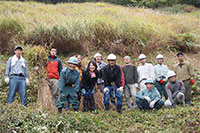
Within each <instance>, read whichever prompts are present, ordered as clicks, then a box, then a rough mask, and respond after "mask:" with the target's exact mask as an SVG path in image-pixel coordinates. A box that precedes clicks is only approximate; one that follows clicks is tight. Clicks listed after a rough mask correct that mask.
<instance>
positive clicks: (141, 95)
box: [136, 88, 161, 102]
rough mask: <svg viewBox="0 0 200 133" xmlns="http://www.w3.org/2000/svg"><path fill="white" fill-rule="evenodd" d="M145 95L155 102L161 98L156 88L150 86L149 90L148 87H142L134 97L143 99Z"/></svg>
mask: <svg viewBox="0 0 200 133" xmlns="http://www.w3.org/2000/svg"><path fill="white" fill-rule="evenodd" d="M145 96H147V97H149V98H150V99H151V101H155V102H157V101H159V100H160V99H161V96H160V93H159V92H158V90H157V89H156V88H152V89H151V90H150V91H149V90H148V89H144V90H141V91H139V92H137V93H136V98H140V99H144V97H145Z"/></svg>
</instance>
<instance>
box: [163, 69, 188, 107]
mask: <svg viewBox="0 0 200 133" xmlns="http://www.w3.org/2000/svg"><path fill="white" fill-rule="evenodd" d="M167 75H168V76H167V77H168V79H169V80H170V81H169V83H168V84H167V87H166V89H167V94H168V100H166V101H165V106H166V107H173V108H175V107H176V105H177V104H182V105H184V103H185V86H184V84H183V82H182V81H181V80H176V74H175V72H174V71H169V72H168V73H167Z"/></svg>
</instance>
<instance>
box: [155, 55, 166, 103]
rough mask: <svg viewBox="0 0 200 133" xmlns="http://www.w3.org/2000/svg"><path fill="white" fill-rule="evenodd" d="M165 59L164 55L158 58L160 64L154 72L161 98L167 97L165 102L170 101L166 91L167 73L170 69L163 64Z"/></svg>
mask: <svg viewBox="0 0 200 133" xmlns="http://www.w3.org/2000/svg"><path fill="white" fill-rule="evenodd" d="M163 60H164V57H163V55H161V54H159V55H157V56H156V61H157V62H158V64H157V65H156V66H154V72H155V77H156V80H155V86H156V88H157V90H158V92H159V93H160V96H161V97H162V94H164V96H165V100H167V99H168V96H167V91H166V87H165V86H166V84H167V72H168V67H167V66H166V65H164V64H163Z"/></svg>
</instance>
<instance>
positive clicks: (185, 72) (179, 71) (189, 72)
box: [174, 62, 194, 81]
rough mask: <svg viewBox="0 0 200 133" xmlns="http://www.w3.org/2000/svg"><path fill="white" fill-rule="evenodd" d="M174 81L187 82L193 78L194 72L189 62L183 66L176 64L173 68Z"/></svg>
mask: <svg viewBox="0 0 200 133" xmlns="http://www.w3.org/2000/svg"><path fill="white" fill-rule="evenodd" d="M174 71H175V73H176V79H178V80H182V81H185V80H189V79H190V78H192V77H193V76H194V70H193V68H192V65H191V64H190V63H189V62H184V63H183V64H176V66H175V70H174Z"/></svg>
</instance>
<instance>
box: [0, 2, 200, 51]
mask: <svg viewBox="0 0 200 133" xmlns="http://www.w3.org/2000/svg"><path fill="white" fill-rule="evenodd" d="M0 13H1V15H0V18H1V20H4V19H6V18H9V20H10V21H17V22H18V23H19V24H20V26H21V27H24V28H23V30H22V31H23V32H20V37H18V36H12V37H11V39H12V40H17V42H19V41H23V42H24V43H33V44H42V45H45V44H47V45H50V44H53V45H55V46H56V47H58V49H60V51H61V52H63V53H65V54H69V53H73V52H76V53H83V54H86V55H87V54H89V53H90V52H91V51H94V50H104V51H107V52H113V53H115V54H119V55H125V54H132V55H138V54H139V53H141V52H144V53H149V52H151V51H154V50H155V49H158V48H166V47H167V46H171V47H175V48H177V49H181V50H182V51H191V50H195V49H194V48H193V47H196V46H199V44H200V40H199V38H200V24H199V20H198V18H196V17H194V16H189V15H188V16H187V15H171V14H167V13H162V12H159V11H153V10H151V9H144V8H128V7H122V6H115V5H111V4H105V3H82V4H75V3H67V4H56V5H49V4H42V3H36V2H24V3H22V2H0ZM8 29H9V28H8ZM10 29H12V28H10ZM8 44H14V43H13V42H8V43H6V45H8Z"/></svg>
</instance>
